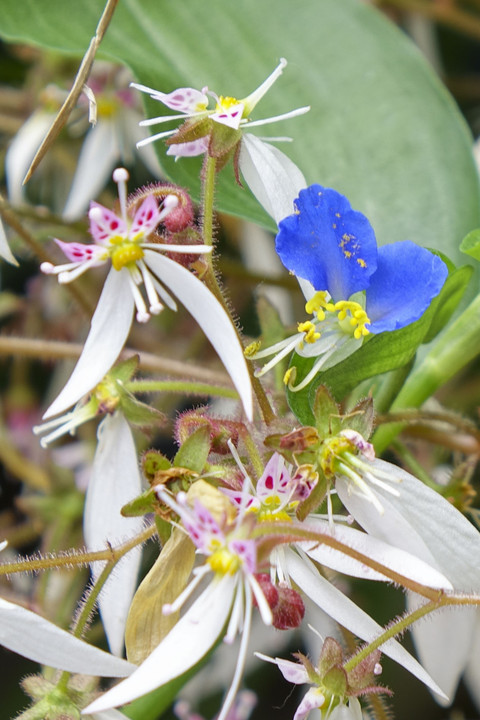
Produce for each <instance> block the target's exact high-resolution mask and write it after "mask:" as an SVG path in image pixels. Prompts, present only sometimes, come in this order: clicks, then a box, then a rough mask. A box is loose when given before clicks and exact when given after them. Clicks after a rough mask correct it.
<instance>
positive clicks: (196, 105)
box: [131, 83, 208, 115]
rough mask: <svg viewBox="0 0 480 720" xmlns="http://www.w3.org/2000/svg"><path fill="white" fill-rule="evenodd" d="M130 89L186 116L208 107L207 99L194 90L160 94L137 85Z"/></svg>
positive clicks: (157, 91) (183, 89)
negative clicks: (146, 94) (143, 93)
mask: <svg viewBox="0 0 480 720" xmlns="http://www.w3.org/2000/svg"><path fill="white" fill-rule="evenodd" d="M131 87H134V88H136V89H137V90H140V91H141V92H147V93H149V94H150V97H152V98H153V99H154V100H158V101H159V102H161V103H163V104H164V105H166V107H168V108H170V109H171V110H176V111H177V112H180V113H185V114H188V115H191V114H193V113H198V112H201V111H203V110H205V109H206V107H207V105H208V97H207V96H206V95H205V94H204V93H203V92H200V90H195V88H177V89H176V90H173V91H172V92H171V93H162V92H160V91H159V90H153V89H152V88H148V87H145V85H138V84H137V83H132V84H131Z"/></svg>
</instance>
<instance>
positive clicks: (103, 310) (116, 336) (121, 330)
mask: <svg viewBox="0 0 480 720" xmlns="http://www.w3.org/2000/svg"><path fill="white" fill-rule="evenodd" d="M133 304H134V303H133V297H132V293H131V292H130V285H129V274H128V270H126V269H125V268H123V269H122V270H120V271H117V270H114V269H113V268H112V269H111V270H110V272H109V273H108V276H107V279H106V281H105V285H104V286H103V290H102V294H101V295H100V299H99V301H98V305H97V309H96V310H95V312H94V314H93V317H92V322H91V326H90V332H89V334H88V337H87V339H86V341H85V345H84V348H83V351H82V354H81V355H80V357H79V359H78V362H77V364H76V366H75V368H74V370H73V373H72V374H71V376H70V379H69V380H68V382H67V384H66V385H65V387H64V388H63V390H62V391H61V393H60V395H59V396H58V397H57V398H56V399H55V400H54V401H53V403H52V404H51V405H50V407H49V408H48V410H47V412H46V413H45V415H44V416H43V417H44V419H46V418H50V417H53V416H54V415H58V414H59V413H61V412H64V411H65V410H66V409H67V408H69V407H70V406H71V405H74V404H75V403H76V402H77V401H78V400H80V398H81V397H83V396H84V395H86V394H87V393H88V392H90V390H92V389H93V388H94V387H95V385H97V384H98V383H99V382H100V380H102V378H103V377H104V376H105V375H106V373H107V372H108V371H109V370H110V368H111V367H112V365H113V363H114V362H115V360H116V359H117V357H118V355H119V353H120V351H121V350H122V348H123V346H124V344H125V340H126V339H127V337H128V333H129V330H130V327H131V324H132V316H133Z"/></svg>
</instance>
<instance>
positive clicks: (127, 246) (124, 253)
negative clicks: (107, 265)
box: [111, 242, 143, 270]
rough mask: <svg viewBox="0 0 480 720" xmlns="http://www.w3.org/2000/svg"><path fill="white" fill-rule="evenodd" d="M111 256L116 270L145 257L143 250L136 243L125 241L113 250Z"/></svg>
mask: <svg viewBox="0 0 480 720" xmlns="http://www.w3.org/2000/svg"><path fill="white" fill-rule="evenodd" d="M111 258H112V265H113V267H114V268H115V270H121V269H122V268H124V267H126V266H127V265H131V264H132V263H136V262H137V261H138V260H141V259H142V258H143V250H142V248H141V247H140V246H139V245H137V244H136V243H132V242H123V243H122V244H121V245H119V246H118V247H116V248H115V249H114V250H113V251H112V254H111Z"/></svg>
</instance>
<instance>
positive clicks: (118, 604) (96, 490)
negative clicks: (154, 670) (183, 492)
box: [83, 413, 143, 656]
mask: <svg viewBox="0 0 480 720" xmlns="http://www.w3.org/2000/svg"><path fill="white" fill-rule="evenodd" d="M141 490H142V481H141V478H140V472H139V469H138V463H137V452H136V449H135V445H134V442H133V438H132V433H131V431H130V427H129V425H128V423H127V421H126V420H125V418H124V416H123V415H122V414H121V413H116V414H115V415H113V416H110V415H108V416H107V417H106V418H105V419H104V420H103V421H102V424H101V425H100V427H99V429H98V445H97V450H96V452H95V459H94V461H93V469H92V475H91V478H90V482H89V484H88V488H87V497H86V502H85V514H84V518H83V532H84V537H85V542H86V545H87V549H88V550H89V551H91V552H92V551H95V550H103V549H104V548H105V547H106V546H107V542H108V543H110V544H111V545H116V544H119V543H120V542H122V541H123V540H126V539H128V538H129V537H132V536H133V535H136V534H137V533H139V532H140V531H141V529H142V527H143V520H142V518H141V517H131V518H125V517H123V516H122V515H121V514H120V510H121V508H122V507H123V505H125V504H126V503H127V502H129V501H130V500H133V498H135V497H137V496H138V495H140V493H141ZM140 560H141V550H140V548H139V547H138V548H135V549H134V550H131V551H130V552H129V553H128V554H127V555H126V556H125V557H123V558H122V559H121V560H120V562H119V563H118V564H117V565H116V566H115V568H114V570H113V572H112V574H111V575H110V577H109V578H108V580H107V582H106V584H105V586H104V589H103V590H102V593H101V595H100V601H99V606H100V613H101V616H102V621H103V625H104V628H105V634H106V636H107V639H108V644H109V646H110V650H111V651H112V653H113V654H114V655H119V656H121V655H122V652H123V646H124V635H125V622H126V619H127V615H128V610H129V608H130V603H131V601H132V598H133V594H134V592H135V588H136V585H137V576H138V570H139V566H140ZM103 567H104V563H93V565H92V573H93V577H94V578H95V579H96V578H97V577H98V575H99V574H100V572H101V570H102V569H103Z"/></svg>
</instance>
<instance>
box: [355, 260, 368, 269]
mask: <svg viewBox="0 0 480 720" xmlns="http://www.w3.org/2000/svg"><path fill="white" fill-rule="evenodd" d="M357 263H358V264H359V265H360V267H361V268H366V267H367V263H366V262H365V260H363V258H357Z"/></svg>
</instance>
